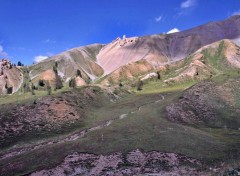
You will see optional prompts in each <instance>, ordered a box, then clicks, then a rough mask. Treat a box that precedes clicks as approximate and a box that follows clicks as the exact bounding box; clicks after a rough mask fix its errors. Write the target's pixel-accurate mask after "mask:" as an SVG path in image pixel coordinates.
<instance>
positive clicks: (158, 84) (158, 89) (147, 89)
mask: <svg viewBox="0 0 240 176" xmlns="http://www.w3.org/2000/svg"><path fill="white" fill-rule="evenodd" d="M195 83H196V81H195V80H189V81H186V82H183V83H176V84H173V85H166V84H164V83H163V82H162V81H158V80H157V81H150V82H147V83H146V84H145V83H144V84H143V89H142V90H141V91H136V88H133V89H132V91H134V92H136V93H137V94H151V93H166V92H174V91H183V90H185V89H187V88H189V87H191V86H192V85H194V84H195Z"/></svg>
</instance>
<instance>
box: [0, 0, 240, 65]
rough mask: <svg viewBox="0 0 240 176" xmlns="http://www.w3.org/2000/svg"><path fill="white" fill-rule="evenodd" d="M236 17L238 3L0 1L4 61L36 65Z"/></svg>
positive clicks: (193, 0)
mask: <svg viewBox="0 0 240 176" xmlns="http://www.w3.org/2000/svg"><path fill="white" fill-rule="evenodd" d="M233 14H240V0H0V58H1V57H7V58H9V59H10V60H12V61H13V62H15V63H16V62H17V61H18V60H21V61H22V62H23V63H24V64H32V63H33V61H34V59H36V58H37V59H42V58H45V57H49V56H51V55H54V54H58V53H60V52H62V51H65V50H67V49H70V48H74V47H79V46H82V45H88V44H92V43H108V42H111V41H112V40H113V39H115V38H116V37H118V36H122V35H124V34H125V35H126V36H127V37H130V36H143V35H149V34H158V33H163V32H168V31H170V30H171V29H174V28H177V29H178V30H180V31H182V30H185V29H189V28H192V27H194V26H198V25H201V24H204V23H207V22H209V21H216V20H223V19H225V18H228V17H230V16H231V15H233ZM175 31H176V29H175Z"/></svg>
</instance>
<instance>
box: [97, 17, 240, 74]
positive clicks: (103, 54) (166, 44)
mask: <svg viewBox="0 0 240 176" xmlns="http://www.w3.org/2000/svg"><path fill="white" fill-rule="evenodd" d="M229 26H231V28H229ZM239 35H240V16H233V17H231V18H229V19H227V20H224V21H220V22H211V23H208V24H205V25H202V26H199V27H196V28H193V29H190V30H186V31H182V32H178V33H173V34H167V35H151V36H145V37H134V38H126V37H125V36H124V37H123V39H120V38H117V39H116V40H115V41H113V42H112V43H110V44H108V45H106V46H105V47H103V48H102V49H101V50H100V52H99V54H98V55H97V62H98V63H99V65H100V66H101V67H102V68H103V69H104V74H109V73H111V72H112V71H114V70H116V69H117V68H119V67H121V66H123V65H126V64H127V63H129V62H135V61H138V60H141V59H146V60H147V61H148V62H149V63H150V64H151V65H152V66H154V67H156V66H159V65H163V64H166V63H171V62H174V61H177V60H181V59H184V58H185V57H187V56H188V55H189V54H192V53H193V52H195V51H197V50H198V49H199V48H201V47H203V46H205V45H208V44H211V43H213V42H216V41H219V40H222V39H231V40H233V41H237V40H238V38H239Z"/></svg>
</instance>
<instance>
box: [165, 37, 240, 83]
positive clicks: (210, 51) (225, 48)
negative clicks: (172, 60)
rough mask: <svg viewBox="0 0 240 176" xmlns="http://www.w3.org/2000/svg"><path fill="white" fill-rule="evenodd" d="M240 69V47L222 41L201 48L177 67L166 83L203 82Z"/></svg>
mask: <svg viewBox="0 0 240 176" xmlns="http://www.w3.org/2000/svg"><path fill="white" fill-rule="evenodd" d="M239 68H240V47H239V46H238V45H236V44H235V43H233V42H232V41H231V40H226V39H225V40H221V41H218V42H215V43H212V44H210V45H206V46H204V47H202V48H200V49H199V50H198V51H196V52H195V53H193V54H191V55H190V56H189V57H188V58H186V59H185V60H183V61H181V62H179V63H178V64H176V65H175V71H174V75H175V76H173V77H172V78H169V79H167V80H165V83H168V84H169V83H174V82H184V81H187V80H189V79H197V80H203V79H206V78H210V77H212V76H214V75H217V74H221V73H224V72H228V71H232V70H237V69H239Z"/></svg>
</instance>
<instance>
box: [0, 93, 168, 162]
mask: <svg viewBox="0 0 240 176" xmlns="http://www.w3.org/2000/svg"><path fill="white" fill-rule="evenodd" d="M159 96H160V97H161V99H159V100H155V101H151V102H148V103H145V104H142V105H141V106H138V107H137V109H136V110H135V111H131V112H128V113H123V114H121V115H120V116H118V117H115V118H113V119H111V120H108V121H106V122H103V123H102V124H100V125H97V126H94V127H92V128H89V129H85V130H82V131H79V132H75V133H73V134H71V135H69V136H67V137H65V138H63V139H59V140H52V141H46V142H42V143H39V144H36V145H32V146H27V147H21V148H15V149H10V150H9V151H7V152H3V153H0V160H3V159H6V158H9V157H13V156H17V155H20V154H22V153H25V152H29V151H32V150H34V149H38V148H41V147H44V146H46V145H52V144H59V143H64V142H69V141H75V140H77V139H79V138H82V137H84V136H86V135H87V134H88V133H90V132H93V131H96V130H100V129H102V128H104V127H107V126H109V125H111V124H112V123H113V122H115V121H116V120H121V119H124V118H126V117H128V115H129V114H133V113H136V112H138V111H140V110H141V108H143V107H145V106H147V105H150V104H153V103H159V102H161V101H163V100H164V99H165V97H164V96H163V95H161V94H160V95H159Z"/></svg>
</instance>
